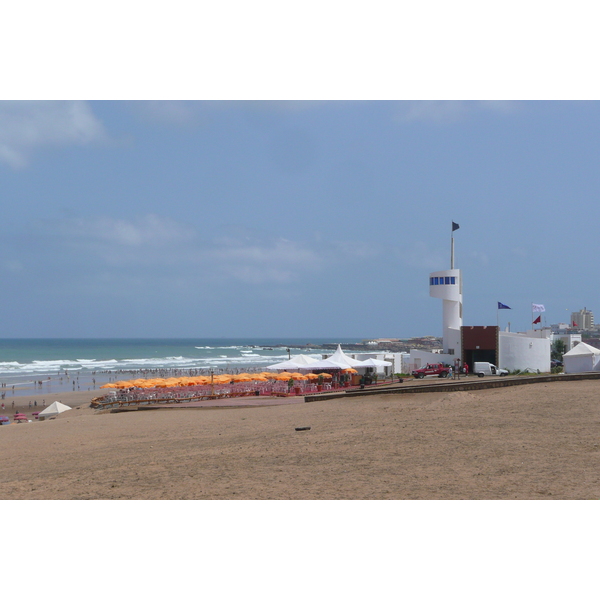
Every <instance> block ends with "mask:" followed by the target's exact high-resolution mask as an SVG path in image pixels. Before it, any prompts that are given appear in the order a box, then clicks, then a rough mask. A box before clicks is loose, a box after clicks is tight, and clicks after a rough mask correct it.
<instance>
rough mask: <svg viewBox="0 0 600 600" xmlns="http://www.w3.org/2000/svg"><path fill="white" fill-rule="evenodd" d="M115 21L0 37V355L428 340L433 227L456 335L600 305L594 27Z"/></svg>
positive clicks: (477, 15) (326, 15) (70, 16)
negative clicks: (191, 344) (96, 347)
mask: <svg viewBox="0 0 600 600" xmlns="http://www.w3.org/2000/svg"><path fill="white" fill-rule="evenodd" d="M111 6H113V8H114V7H117V5H116V4H114V5H113V3H110V2H109V3H108V4H106V5H105V8H106V10H103V11H96V10H94V9H93V7H90V8H86V9H82V10H81V12H77V13H74V12H73V11H72V6H71V4H70V3H66V2H61V1H59V2H57V3H55V4H53V6H52V9H51V10H50V9H48V8H47V7H45V6H44V5H39V6H37V8H36V12H35V14H36V19H33V20H32V19H31V18H30V11H31V6H29V5H28V4H27V3H22V4H18V5H11V7H10V8H9V9H7V10H8V13H9V14H7V19H5V20H4V21H3V25H0V29H1V31H0V33H2V36H0V49H2V50H4V51H5V52H4V54H5V55H6V56H9V55H10V57H11V58H10V60H7V61H5V65H4V71H3V87H2V90H1V91H0V190H1V198H2V201H1V206H2V209H3V210H2V217H3V227H2V235H1V236H0V277H1V281H2V290H3V294H2V300H1V303H0V306H1V307H2V314H3V318H2V319H0V337H284V338H286V337H305V338H306V337H308V338H331V339H336V338H348V337H354V338H361V339H363V338H365V339H366V338H376V337H402V338H404V337H413V336H421V335H436V336H441V335H442V308H441V302H440V301H439V300H436V299H434V298H431V297H430V296H429V289H428V281H429V279H428V278H429V273H430V272H432V271H436V270H441V269H446V268H448V267H449V264H450V234H451V223H452V221H454V222H456V223H458V224H459V225H460V229H459V230H457V231H456V232H455V233H454V239H455V256H456V261H455V264H456V267H457V268H460V269H461V270H462V272H463V282H464V287H463V291H464V313H463V314H464V324H465V325H495V324H496V323H497V322H498V321H497V320H498V319H499V324H500V325H501V326H502V327H506V326H508V323H509V322H510V328H511V331H523V330H526V329H528V328H530V327H531V321H532V318H531V316H532V315H531V303H536V304H544V306H545V307H546V312H545V313H543V315H542V316H543V318H544V323H545V324H547V325H549V324H551V323H557V322H562V321H568V320H569V316H570V313H571V312H574V311H577V310H580V309H582V308H584V307H587V308H588V309H589V310H592V311H596V312H598V311H600V307H599V306H597V305H596V290H597V285H596V281H595V279H594V277H593V276H592V275H593V272H592V273H590V266H589V263H590V262H592V259H591V258H588V257H592V256H594V255H595V250H596V247H597V245H598V242H597V241H596V238H597V236H596V235H595V233H596V232H595V225H596V221H597V217H598V214H597V213H598V209H597V208H596V207H597V202H595V193H596V191H597V189H598V178H599V175H598V173H599V169H598V168H597V163H598V157H599V156H598V153H599V142H598V139H599V136H598V132H599V131H598V130H599V126H600V104H599V103H598V98H599V97H600V96H599V94H598V86H597V84H596V83H595V78H593V77H590V76H589V74H590V73H591V72H594V70H595V65H593V63H590V62H587V60H589V61H591V60H592V58H593V56H595V55H596V54H597V52H596V42H595V39H596V33H595V30H594V23H595V20H594V19H591V18H590V19H582V18H581V11H579V12H578V11H573V12H569V11H567V12H565V11H548V10H546V7H545V5H542V4H541V3H536V2H520V3H519V4H518V5H517V4H516V3H514V4H513V3H508V4H506V5H504V8H503V11H497V10H495V8H494V7H493V6H490V7H486V8H483V7H480V8H478V9H477V10H474V5H472V4H471V3H468V2H457V3H453V4H452V6H450V5H448V4H447V3H440V2H433V1H429V2H425V3H422V4H419V5H418V6H414V5H411V6H408V5H407V6H405V5H403V4H400V5H398V6H396V7H395V8H390V6H389V5H388V4H386V3H383V2H373V3H371V4H370V8H369V10H368V11H364V10H360V9H359V6H358V5H356V6H355V5H352V6H348V5H347V4H340V3H337V2H332V1H329V0H327V1H323V2H319V3H318V4H317V3H314V2H307V3H304V4H303V10H302V11H295V10H293V7H292V6H287V7H286V8H285V9H283V8H282V9H281V10H274V5H272V3H269V2H264V1H257V2H256V3H254V4H252V6H251V7H250V6H248V5H247V4H244V3H237V2H225V3H222V4H219V5H205V4H199V5H190V4H187V3H185V2H177V1H175V2H174V3H172V7H171V10H170V11H169V12H164V11H160V10H154V9H152V8H148V7H147V6H145V5H139V4H137V3H135V2H129V1H126V2H120V3H119V4H118V10H119V19H118V20H115V19H114V18H113V17H112V12H111V10H109V8H110V7H111ZM141 6H143V10H142V11H140V7H141ZM517 8H518V10H519V19H516V20H515V19H514V18H513V17H512V15H513V12H514V10H516V9H517ZM540 8H541V9H542V10H540ZM581 8H583V7H581ZM316 10H318V18H314V15H315V14H317V13H315V11H316ZM9 17H10V18H9ZM184 17H185V18H184ZM25 23H26V24H27V27H26V28H25V29H24V30H22V31H20V30H19V29H20V27H19V24H23V25H24V24H25ZM23 32H25V34H24V33H23ZM108 39H110V40H111V41H110V43H107V40H108ZM25 41H27V42H28V43H25ZM559 41H560V43H559ZM16 48H18V52H15V49H16ZM586 57H587V60H586ZM498 302H502V303H503V304H506V305H508V306H510V307H511V310H510V311H508V310H506V311H500V313H498V312H497V310H496V307H497V303H498Z"/></svg>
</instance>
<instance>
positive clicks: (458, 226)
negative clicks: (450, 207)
mask: <svg viewBox="0 0 600 600" xmlns="http://www.w3.org/2000/svg"><path fill="white" fill-rule="evenodd" d="M457 229H460V225H459V224H458V223H455V222H454V221H452V231H453V232H454V231H456V230H457Z"/></svg>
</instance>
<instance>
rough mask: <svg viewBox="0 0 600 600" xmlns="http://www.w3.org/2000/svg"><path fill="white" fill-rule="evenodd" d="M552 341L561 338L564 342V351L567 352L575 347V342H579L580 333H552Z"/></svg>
mask: <svg viewBox="0 0 600 600" xmlns="http://www.w3.org/2000/svg"><path fill="white" fill-rule="evenodd" d="M551 339H552V342H555V341H556V340H562V341H563V342H564V343H565V346H566V348H567V349H566V350H565V352H569V351H570V350H573V348H575V346H576V345H577V344H579V342H581V334H580V333H567V334H564V333H554V334H553V335H552V338H551Z"/></svg>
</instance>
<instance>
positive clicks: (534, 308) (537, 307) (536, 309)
mask: <svg viewBox="0 0 600 600" xmlns="http://www.w3.org/2000/svg"><path fill="white" fill-rule="evenodd" d="M545 311H546V309H545V308H544V305H543V304H532V305H531V312H545Z"/></svg>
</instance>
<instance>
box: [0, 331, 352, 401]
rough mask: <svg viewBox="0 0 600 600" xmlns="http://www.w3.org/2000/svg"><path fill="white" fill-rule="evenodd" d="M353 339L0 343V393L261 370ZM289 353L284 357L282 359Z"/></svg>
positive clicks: (37, 391)
mask: <svg viewBox="0 0 600 600" xmlns="http://www.w3.org/2000/svg"><path fill="white" fill-rule="evenodd" d="M358 341H360V340H358V339H350V338H345V339H335V340H330V339H314V338H312V339H301V338H292V339H283V338H282V339H277V338H270V339H251V338H240V339H201V338H191V339H2V340H0V385H1V388H0V392H1V393H2V394H3V395H4V398H9V397H10V396H13V395H25V394H27V395H29V394H44V393H52V392H62V391H67V390H69V391H71V390H73V391H76V390H78V391H81V390H91V389H98V388H99V387H100V385H103V384H104V383H107V382H108V381H116V380H119V379H132V378H139V377H161V376H167V377H169V376H177V375H189V374H194V375H199V374H207V373H210V372H211V371H213V372H214V373H238V372H242V371H251V372H252V371H257V370H265V369H267V367H268V366H269V365H271V364H275V363H278V362H282V361H284V360H287V359H288V356H289V354H291V355H292V356H295V355H298V354H307V355H309V356H313V357H315V358H321V355H322V350H320V349H319V348H314V347H312V345H317V346H318V345H321V344H326V343H356V342H358ZM288 349H289V351H290V352H289V353H288Z"/></svg>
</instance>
